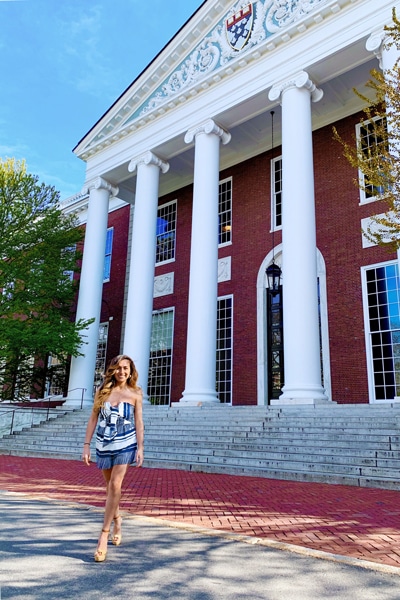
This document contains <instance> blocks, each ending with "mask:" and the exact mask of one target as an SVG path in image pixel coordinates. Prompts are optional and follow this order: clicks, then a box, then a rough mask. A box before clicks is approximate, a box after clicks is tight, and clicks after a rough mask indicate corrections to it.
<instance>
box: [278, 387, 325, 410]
mask: <svg viewBox="0 0 400 600" xmlns="http://www.w3.org/2000/svg"><path fill="white" fill-rule="evenodd" d="M301 404H308V405H314V404H333V403H332V401H331V400H329V398H328V397H327V396H326V395H325V391H324V389H323V388H322V387H321V386H320V385H318V386H308V387H307V388H299V387H296V388H295V387H294V386H292V387H291V388H288V387H287V386H284V387H283V390H282V395H281V396H279V398H277V399H276V400H271V406H296V405H301Z"/></svg>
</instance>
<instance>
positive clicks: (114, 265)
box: [100, 206, 130, 362]
mask: <svg viewBox="0 0 400 600" xmlns="http://www.w3.org/2000/svg"><path fill="white" fill-rule="evenodd" d="M129 213H130V209H129V206H124V207H122V208H119V209H118V210H115V211H113V212H111V213H110V214H109V215H108V227H113V228H114V237H113V246H112V255H111V274H110V281H108V282H106V283H104V284H103V301H102V303H101V317H100V320H101V322H107V321H108V323H109V329H108V345H107V362H108V361H109V360H110V359H111V358H113V357H114V356H116V355H117V354H119V353H120V340H121V331H122V313H123V303H124V289H125V275H126V259H127V240H128V233H129ZM110 317H112V320H111V321H110V320H109V318H110Z"/></svg>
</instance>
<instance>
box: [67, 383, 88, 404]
mask: <svg viewBox="0 0 400 600" xmlns="http://www.w3.org/2000/svg"><path fill="white" fill-rule="evenodd" d="M86 389H87V388H81V387H77V388H72V390H68V392H67V394H69V393H70V392H75V391H76V390H82V398H81V409H82V408H83V396H84V393H85V392H86Z"/></svg>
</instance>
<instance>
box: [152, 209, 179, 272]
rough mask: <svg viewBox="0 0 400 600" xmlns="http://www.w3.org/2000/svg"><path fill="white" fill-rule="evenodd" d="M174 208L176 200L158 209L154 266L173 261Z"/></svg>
mask: <svg viewBox="0 0 400 600" xmlns="http://www.w3.org/2000/svg"><path fill="white" fill-rule="evenodd" d="M176 208H177V202H176V200H174V201H173V202H168V203H167V204H163V205H162V206H160V207H159V208H158V212H157V231H156V236H157V246H156V264H160V263H164V262H169V261H173V260H175V234H176Z"/></svg>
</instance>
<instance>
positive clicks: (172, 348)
mask: <svg viewBox="0 0 400 600" xmlns="http://www.w3.org/2000/svg"><path fill="white" fill-rule="evenodd" d="M162 313H172V331H171V334H172V335H171V347H170V348H168V349H169V350H170V357H171V365H170V368H171V371H170V374H169V382H168V385H169V389H168V402H166V403H163V404H157V403H154V405H155V406H170V404H171V387H172V365H173V360H174V333H175V307H173V306H171V307H168V308H162V309H160V310H154V311H153V314H152V328H153V322H154V317H155V316H156V315H160V314H162ZM151 341H152V342H153V332H152V340H151ZM152 351H153V350H152V348H151V347H150V354H149V368H150V366H151V360H152V356H151V354H152ZM149 389H150V379H149V380H148V393H149ZM149 400H150V393H149ZM150 401H151V400H150Z"/></svg>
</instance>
